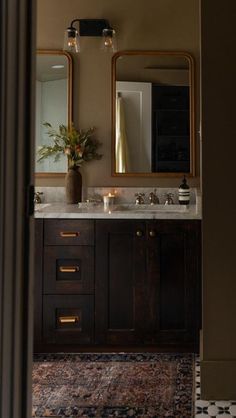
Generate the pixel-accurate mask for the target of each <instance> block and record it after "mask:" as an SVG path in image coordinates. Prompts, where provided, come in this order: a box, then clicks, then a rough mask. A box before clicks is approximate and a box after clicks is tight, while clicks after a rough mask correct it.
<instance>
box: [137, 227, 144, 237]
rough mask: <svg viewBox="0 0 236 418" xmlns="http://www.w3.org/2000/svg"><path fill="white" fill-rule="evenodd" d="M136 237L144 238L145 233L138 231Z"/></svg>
mask: <svg viewBox="0 0 236 418" xmlns="http://www.w3.org/2000/svg"><path fill="white" fill-rule="evenodd" d="M136 236H137V237H142V236H143V231H141V230H140V229H138V231H136Z"/></svg>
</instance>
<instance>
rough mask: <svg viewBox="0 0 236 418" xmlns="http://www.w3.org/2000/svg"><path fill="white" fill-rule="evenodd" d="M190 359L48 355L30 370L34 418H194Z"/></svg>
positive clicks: (179, 356) (37, 358)
mask: <svg viewBox="0 0 236 418" xmlns="http://www.w3.org/2000/svg"><path fill="white" fill-rule="evenodd" d="M193 380H194V356H193V355H192V354H66V355H63V354H56V355H55V354H46V355H37V356H35V359H34V367H33V417H53V416H56V417H58V416H59V417H71V418H72V417H91V418H93V417H94V418H95V417H96V418H108V417H119V418H124V417H143V418H145V417H146V418H164V417H168V418H174V417H178V418H189V417H192V416H193Z"/></svg>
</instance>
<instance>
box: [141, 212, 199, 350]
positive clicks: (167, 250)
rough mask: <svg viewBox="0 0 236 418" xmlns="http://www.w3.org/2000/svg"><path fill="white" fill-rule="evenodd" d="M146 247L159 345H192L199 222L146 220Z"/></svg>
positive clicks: (195, 327)
mask: <svg viewBox="0 0 236 418" xmlns="http://www.w3.org/2000/svg"><path fill="white" fill-rule="evenodd" d="M147 236H148V242H149V244H148V247H149V252H150V254H153V256H151V258H150V259H151V260H152V264H153V265H154V267H153V268H152V269H151V270H150V269H149V274H151V275H154V276H155V277H156V279H157V275H158V279H157V280H158V283H159V292H158V294H159V298H158V301H157V305H156V306H157V309H158V314H157V317H158V321H159V323H158V326H157V330H156V331H157V332H156V342H158V343H159V344H168V345H169V344H179V343H191V344H194V343H195V344H196V343H197V338H198V332H199V322H200V320H199V316H200V309H199V305H200V298H199V286H200V250H199V243H200V224H199V222H198V221H177V220H176V221H167V220H165V221H164V220H163V221H152V222H147Z"/></svg>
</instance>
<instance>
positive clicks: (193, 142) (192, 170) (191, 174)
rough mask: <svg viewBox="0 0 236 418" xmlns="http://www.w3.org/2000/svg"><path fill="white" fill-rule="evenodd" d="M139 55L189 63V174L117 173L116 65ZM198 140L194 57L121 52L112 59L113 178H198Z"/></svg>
mask: <svg viewBox="0 0 236 418" xmlns="http://www.w3.org/2000/svg"><path fill="white" fill-rule="evenodd" d="M137 55H150V56H163V57H164V56H173V57H183V58H185V59H186V60H187V61H188V63H189V88H190V93H189V95H190V100H189V103H190V109H189V110H190V171H189V172H188V173H174V172H170V173H158V172H155V173H139V172H138V173H135V172H133V173H117V172H116V171H115V167H116V164H115V144H116V100H115V99H116V73H117V70H116V63H117V60H118V59H119V58H120V57H123V56H137ZM195 147H196V140H195V64H194V59H193V57H192V55H190V54H189V53H188V52H182V51H141V50H137V51H135V50H132V51H126V50H125V51H119V52H117V53H116V54H114V55H113V57H112V149H111V152H112V172H111V175H112V177H182V176H183V175H187V176H188V177H195V176H196V161H195V158H196V151H195Z"/></svg>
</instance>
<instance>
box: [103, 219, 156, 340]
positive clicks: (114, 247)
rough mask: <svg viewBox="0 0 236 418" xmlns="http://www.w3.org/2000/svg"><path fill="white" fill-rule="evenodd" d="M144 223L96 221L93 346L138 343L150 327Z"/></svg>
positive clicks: (149, 290) (149, 287)
mask: <svg viewBox="0 0 236 418" xmlns="http://www.w3.org/2000/svg"><path fill="white" fill-rule="evenodd" d="M145 243H146V232H145V222H142V221H141V222H139V221H132V220H116V221H113V220H111V221H108V220H104V221H102V220H100V221H97V222H96V277H95V295H96V296H95V323H96V326H95V327H96V341H97V343H108V344H124V345H127V344H130V343H140V342H143V340H144V339H145V333H146V332H147V331H148V329H149V328H150V322H148V321H147V320H148V318H147V317H148V316H149V300H148V297H149V296H150V297H152V288H151V286H149V284H148V277H147V275H146V248H145Z"/></svg>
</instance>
